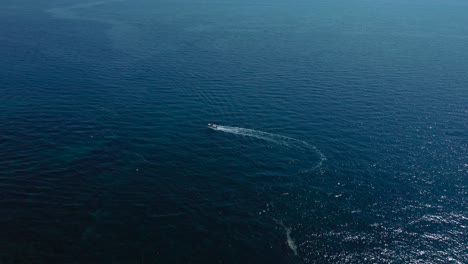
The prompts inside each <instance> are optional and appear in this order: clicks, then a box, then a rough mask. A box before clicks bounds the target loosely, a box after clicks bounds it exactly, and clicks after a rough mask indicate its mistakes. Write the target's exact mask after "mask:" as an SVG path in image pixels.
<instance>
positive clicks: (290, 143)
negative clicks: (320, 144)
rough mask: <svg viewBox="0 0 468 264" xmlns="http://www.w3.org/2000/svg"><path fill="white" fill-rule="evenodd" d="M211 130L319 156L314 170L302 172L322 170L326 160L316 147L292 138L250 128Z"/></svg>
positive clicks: (225, 127)
mask: <svg viewBox="0 0 468 264" xmlns="http://www.w3.org/2000/svg"><path fill="white" fill-rule="evenodd" d="M208 127H209V128H211V129H213V130H216V131H221V132H225V133H230V134H235V135H240V136H245V137H253V138H258V139H261V140H266V141H269V142H272V143H274V144H277V145H282V146H286V147H288V148H291V149H300V150H303V151H312V152H314V153H315V154H317V155H318V156H319V158H318V161H317V164H316V165H315V166H313V167H312V168H309V169H307V170H303V171H302V172H308V171H312V170H316V169H318V168H320V167H321V166H322V164H323V162H324V161H325V160H326V157H325V155H324V154H323V153H322V152H321V151H320V150H319V149H317V148H316V147H315V146H312V145H310V144H309V143H307V142H305V141H302V140H297V139H295V138H290V137H285V136H281V135H277V134H272V133H268V132H263V131H259V130H254V129H248V128H241V127H231V126H220V125H216V126H208Z"/></svg>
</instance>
